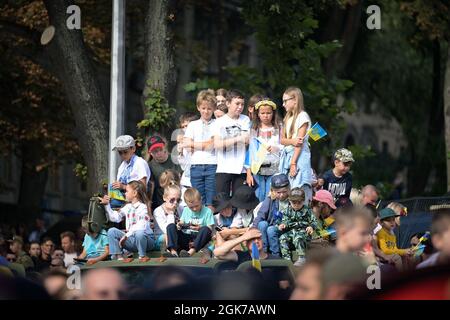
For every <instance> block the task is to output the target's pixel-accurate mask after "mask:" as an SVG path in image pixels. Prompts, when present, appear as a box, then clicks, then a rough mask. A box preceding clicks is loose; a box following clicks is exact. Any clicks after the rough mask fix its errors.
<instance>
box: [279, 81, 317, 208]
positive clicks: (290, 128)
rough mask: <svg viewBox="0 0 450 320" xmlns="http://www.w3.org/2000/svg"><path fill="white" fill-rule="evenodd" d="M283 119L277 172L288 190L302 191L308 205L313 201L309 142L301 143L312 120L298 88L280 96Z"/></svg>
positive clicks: (288, 90) (289, 89) (290, 89)
mask: <svg viewBox="0 0 450 320" xmlns="http://www.w3.org/2000/svg"><path fill="white" fill-rule="evenodd" d="M283 106H284V108H285V109H286V116H285V117H284V121H283V130H282V137H281V144H283V145H284V146H285V147H284V149H283V151H282V152H281V158H280V168H279V172H280V173H284V174H286V175H288V176H289V182H290V184H291V188H295V187H300V188H302V189H303V190H304V191H305V197H306V198H305V199H306V200H305V201H306V203H307V204H309V203H310V201H311V199H312V187H311V182H312V170H311V151H310V149H309V144H308V140H306V141H303V139H304V138H305V137H306V133H307V132H308V130H309V129H310V128H311V119H310V117H309V115H308V113H306V111H305V107H304V104H303V94H302V91H301V90H300V89H299V88H295V87H289V88H287V89H286V91H285V92H284V94H283Z"/></svg>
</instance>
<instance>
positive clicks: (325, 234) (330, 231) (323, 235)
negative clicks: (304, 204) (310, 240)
mask: <svg viewBox="0 0 450 320" xmlns="http://www.w3.org/2000/svg"><path fill="white" fill-rule="evenodd" d="M318 233H319V237H320V238H326V237H331V236H333V235H334V234H335V233H336V229H334V228H332V227H328V228H326V229H323V230H320V231H319V232H318Z"/></svg>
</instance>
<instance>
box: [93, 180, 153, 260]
mask: <svg viewBox="0 0 450 320" xmlns="http://www.w3.org/2000/svg"><path fill="white" fill-rule="evenodd" d="M125 197H126V200H127V202H129V203H128V204H127V205H125V206H124V207H123V208H121V209H120V210H119V211H113V210H112V209H111V207H110V206H109V197H103V199H100V200H101V203H102V204H104V205H105V209H106V212H107V213H108V217H109V220H110V221H113V222H117V223H119V222H121V221H122V220H123V218H125V219H126V220H125V225H126V232H123V231H121V230H119V229H117V228H111V229H109V230H108V239H109V245H110V247H111V259H112V260H116V259H117V260H121V258H120V256H121V253H122V248H123V249H126V250H128V251H130V252H136V251H137V252H138V254H139V261H140V262H147V261H149V260H150V258H149V257H147V256H146V254H147V251H150V250H152V249H153V247H154V245H155V240H154V236H153V231H152V229H151V227H150V221H151V220H153V219H152V217H151V215H150V214H149V208H148V199H147V194H146V192H145V186H144V184H143V183H142V182H140V181H132V182H130V183H129V184H127V188H126V192H125ZM131 261H133V258H127V259H124V262H131Z"/></svg>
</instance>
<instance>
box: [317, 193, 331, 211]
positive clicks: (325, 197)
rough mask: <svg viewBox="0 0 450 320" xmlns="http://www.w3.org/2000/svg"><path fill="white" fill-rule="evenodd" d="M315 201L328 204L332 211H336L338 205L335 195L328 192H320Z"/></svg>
mask: <svg viewBox="0 0 450 320" xmlns="http://www.w3.org/2000/svg"><path fill="white" fill-rule="evenodd" d="M313 199H314V200H316V201H319V202H323V203H326V204H327V205H329V206H330V208H331V209H333V210H336V205H335V204H334V199H333V195H332V194H331V192H330V191H328V190H319V191H317V192H316V194H315V195H314V197H313Z"/></svg>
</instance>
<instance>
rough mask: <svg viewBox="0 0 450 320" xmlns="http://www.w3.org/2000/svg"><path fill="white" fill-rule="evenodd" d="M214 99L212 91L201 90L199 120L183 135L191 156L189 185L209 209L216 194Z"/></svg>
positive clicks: (198, 101)
mask: <svg viewBox="0 0 450 320" xmlns="http://www.w3.org/2000/svg"><path fill="white" fill-rule="evenodd" d="M215 104H216V98H215V97H214V91H213V90H202V91H200V92H199V94H198V95H197V110H198V111H199V112H200V119H199V120H196V121H192V122H191V123H189V125H188V127H187V129H186V133H185V135H184V147H185V148H187V149H185V150H189V152H192V155H191V159H190V160H191V184H192V187H193V188H195V189H197V190H198V191H199V192H200V194H201V195H202V203H203V204H204V205H206V206H208V207H210V209H211V208H212V201H213V198H214V196H215V194H216V170H217V158H216V153H215V150H214V141H213V134H212V130H213V125H214V119H212V115H213V112H214V109H215Z"/></svg>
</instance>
